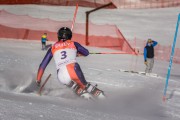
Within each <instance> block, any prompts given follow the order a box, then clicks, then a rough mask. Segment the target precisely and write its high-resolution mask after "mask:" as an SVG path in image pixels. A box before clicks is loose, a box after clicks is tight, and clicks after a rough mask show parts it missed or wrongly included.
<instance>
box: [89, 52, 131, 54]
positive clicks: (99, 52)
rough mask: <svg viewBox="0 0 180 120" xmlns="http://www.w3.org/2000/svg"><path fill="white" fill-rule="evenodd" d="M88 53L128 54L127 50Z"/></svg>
mask: <svg viewBox="0 0 180 120" xmlns="http://www.w3.org/2000/svg"><path fill="white" fill-rule="evenodd" d="M89 54H130V53H127V52H91V53H89Z"/></svg>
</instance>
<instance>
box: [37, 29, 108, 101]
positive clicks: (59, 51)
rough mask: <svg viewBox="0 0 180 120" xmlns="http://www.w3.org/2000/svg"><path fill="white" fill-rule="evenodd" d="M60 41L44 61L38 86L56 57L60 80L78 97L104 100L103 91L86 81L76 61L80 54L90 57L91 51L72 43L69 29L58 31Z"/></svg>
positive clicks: (38, 76) (39, 72)
mask: <svg viewBox="0 0 180 120" xmlns="http://www.w3.org/2000/svg"><path fill="white" fill-rule="evenodd" d="M57 34H58V41H57V42H56V43H55V44H54V45H52V47H50V48H49V50H48V51H47V53H46V55H45V57H44V59H43V60H42V62H41V64H40V66H39V69H38V73H37V80H36V83H37V85H39V86H40V83H41V78H42V75H43V73H44V70H45V68H46V66H47V65H48V63H49V62H50V60H51V58H52V57H54V60H55V64H56V68H57V76H58V80H59V81H60V82H61V83H62V84H64V85H66V86H68V87H69V88H71V89H72V90H73V91H74V92H75V93H76V94H77V95H78V96H81V97H84V98H87V99H89V98H104V97H105V96H104V93H103V91H102V90H100V89H98V88H97V86H94V85H92V84H90V83H88V82H87V81H86V80H85V77H84V75H83V72H82V71H81V68H80V66H79V64H78V63H77V61H76V57H77V55H78V54H80V55H83V56H88V55H89V51H88V50H87V49H86V48H84V47H83V46H81V45H80V44H79V43H78V42H73V41H71V38H72V31H71V30H70V29H69V28H67V27H62V28H60V29H59V31H58V33H57Z"/></svg>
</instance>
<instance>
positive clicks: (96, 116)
mask: <svg viewBox="0 0 180 120" xmlns="http://www.w3.org/2000/svg"><path fill="white" fill-rule="evenodd" d="M3 7H6V9H8V10H9V11H12V12H16V13H19V14H24V13H26V12H27V13H29V14H33V13H34V14H37V15H38V12H35V11H36V8H37V9H42V8H43V10H41V15H42V17H43V15H45V13H43V11H44V10H45V11H46V10H51V11H55V10H56V9H57V10H58V9H62V8H63V9H65V7H51V9H49V7H48V9H47V8H46V7H44V6H27V8H26V6H22V7H24V8H26V9H25V10H24V9H23V8H21V7H20V6H11V7H7V6H1V7H0V8H3ZM28 8H30V9H28ZM32 8H33V9H32ZM17 9H21V12H20V11H17ZM81 9H83V10H84V9H88V8H80V10H79V11H80V12H82V13H83V10H81ZM31 10H32V11H33V10H34V12H30V11H31ZM73 10H74V8H73ZM65 11H68V10H67V9H66V10H65ZM105 11H106V12H111V15H113V13H114V16H116V15H117V14H116V13H117V11H116V10H110V11H108V10H105ZM126 11H127V10H119V12H121V14H124V15H123V16H126V17H129V18H132V16H133V15H134V16H136V19H140V18H139V16H140V15H141V14H140V13H142V14H143V15H144V18H143V20H144V22H145V21H147V22H151V21H148V20H149V19H153V18H155V19H156V18H157V17H158V16H159V15H160V14H158V13H160V11H168V12H169V13H168V12H166V13H164V14H166V15H167V14H169V15H170V16H173V18H171V17H168V19H170V20H169V22H170V23H173V25H172V26H171V25H170V27H168V28H164V29H163V30H164V31H171V32H172V31H173V33H174V29H175V23H176V17H177V11H179V9H177V8H168V9H152V10H146V11H144V12H143V10H142V11H141V10H135V11H134V10H128V11H132V13H131V15H129V16H127V15H126ZM147 11H149V12H152V11H155V12H154V14H153V15H154V17H152V18H146V17H147V16H149V14H147ZM23 12H24V13H23ZM99 12H100V11H99ZM135 13H136V14H135ZM138 13H139V14H138ZM156 13H157V15H156ZM170 13H171V14H170ZM172 13H175V14H176V15H172ZM99 14H100V13H99ZM118 14H119V13H118ZM164 14H163V15H162V16H166V15H164ZM47 15H49V16H50V15H53V14H48V13H47ZM107 15H108V14H107ZM54 16H55V15H54ZM57 17H58V16H57ZM63 17H67V18H69V19H71V17H69V16H68V15H67V16H65V15H64V16H63ZM81 17H82V16H79V18H78V19H79V20H80V18H81ZM92 19H95V18H92ZM118 19H122V18H117V20H118ZM124 19H125V18H124ZM133 19H134V17H133ZM158 19H159V20H160V17H158ZM127 21H128V20H127ZM165 21H166V19H165ZM167 21H168V20H167ZM97 22H98V21H97ZM103 22H107V21H106V20H105V19H103V20H102V21H101V22H100V21H99V23H103ZM159 22H160V21H159ZM125 23H126V21H125V20H124V23H123V24H125ZM127 23H128V22H127ZM123 24H121V25H123ZM131 24H133V25H136V24H138V23H136V22H135V21H134V23H131ZM151 27H152V26H150V27H149V28H151ZM121 28H123V27H121ZM124 28H127V26H126V27H124ZM171 28H172V29H173V30H172V29H171ZM126 30H127V29H124V31H126ZM138 30H139V31H137V33H141V32H143V33H145V32H147V31H148V30H147V29H143V30H142V31H141V29H138ZM159 30H162V29H160V28H159V27H158V28H157V27H156V28H154V29H153V31H154V33H156V32H157V31H159ZM130 31H132V33H133V32H135V31H136V30H134V29H132V28H131V29H129V32H130ZM155 31H156V32H155ZM124 33H126V34H128V32H124ZM131 35H132V34H131ZM132 36H133V35H132ZM139 36H141V35H140V34H139ZM158 36H159V37H160V38H163V37H164V34H159V35H158ZM167 36H168V35H167ZM171 42H172V41H171ZM165 43H166V44H169V42H168V41H166V42H165ZM48 44H53V43H52V42H48ZM87 48H88V49H89V51H91V52H115V50H111V49H103V48H95V47H87ZM45 53H46V52H45V51H41V43H40V42H39V41H23V40H7V39H0V56H1V57H0V120H179V119H180V101H179V99H180V83H179V78H180V75H179V71H180V65H178V64H173V67H172V72H171V77H170V81H169V87H168V92H167V98H168V100H167V101H166V103H164V102H162V95H163V89H164V85H165V78H166V73H167V68H168V64H169V63H168V62H163V61H158V60H156V61H155V66H154V69H153V72H154V73H157V74H158V75H159V76H160V77H147V76H143V75H137V74H131V73H124V72H120V71H119V70H120V69H125V70H135V71H144V69H145V66H144V64H143V57H142V56H138V57H137V56H131V55H121V54H120V55H117V54H115V55H113V54H106V55H89V56H88V57H79V58H77V60H78V62H79V64H80V66H81V68H82V70H83V72H84V74H85V77H86V79H87V81H89V82H92V84H96V83H97V84H98V86H99V88H100V89H102V90H104V92H105V94H106V95H107V100H103V101H95V102H94V101H86V100H83V99H81V98H78V97H77V96H76V95H74V93H73V92H72V91H71V90H69V89H68V88H66V86H64V85H62V84H61V83H59V82H58V81H57V76H56V68H55V64H54V61H53V60H52V61H51V62H50V64H49V65H48V67H47V68H46V71H45V73H44V76H43V78H42V80H44V79H45V78H46V77H47V76H48V75H49V74H50V73H51V74H52V76H51V77H50V79H49V81H48V82H47V84H46V86H45V88H44V90H43V95H42V96H39V95H37V91H38V90H39V88H38V87H37V86H36V85H35V80H36V73H37V70H38V66H39V64H40V62H41V60H42V59H43V57H44V55H45Z"/></svg>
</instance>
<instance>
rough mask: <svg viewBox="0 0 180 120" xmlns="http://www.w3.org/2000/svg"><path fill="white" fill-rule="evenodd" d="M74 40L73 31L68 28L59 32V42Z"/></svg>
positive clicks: (63, 28)
mask: <svg viewBox="0 0 180 120" xmlns="http://www.w3.org/2000/svg"><path fill="white" fill-rule="evenodd" d="M71 38H72V31H71V30H70V29H69V28H68V27H62V28H60V29H59V30H58V40H63V41H66V40H70V39H71Z"/></svg>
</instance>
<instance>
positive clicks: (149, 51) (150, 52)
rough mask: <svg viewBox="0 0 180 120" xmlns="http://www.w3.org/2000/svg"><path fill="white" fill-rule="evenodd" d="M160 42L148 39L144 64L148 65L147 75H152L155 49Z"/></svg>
mask: <svg viewBox="0 0 180 120" xmlns="http://www.w3.org/2000/svg"><path fill="white" fill-rule="evenodd" d="M157 44H158V42H156V41H153V40H152V39H148V41H147V44H146V46H145V47H144V64H145V65H146V70H145V73H151V72H152V68H153V66H154V47H155V46H156V45H157Z"/></svg>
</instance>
